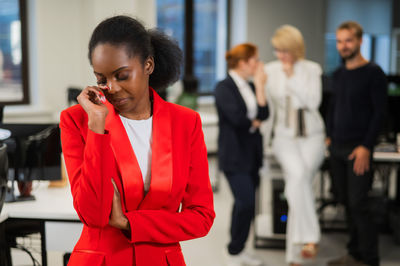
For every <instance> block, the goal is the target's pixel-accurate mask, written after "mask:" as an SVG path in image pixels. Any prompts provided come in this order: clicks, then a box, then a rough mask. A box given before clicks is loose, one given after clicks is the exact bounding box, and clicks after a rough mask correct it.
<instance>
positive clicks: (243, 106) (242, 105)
mask: <svg viewBox="0 0 400 266" xmlns="http://www.w3.org/2000/svg"><path fill="white" fill-rule="evenodd" d="M227 81H228V82H229V83H230V85H229V86H231V88H232V92H233V94H234V95H235V97H236V99H237V100H238V103H239V104H240V108H241V109H242V110H245V112H247V106H246V103H245V102H244V100H243V97H242V95H241V94H240V92H239V88H238V86H237V85H236V83H235V81H234V80H233V78H232V77H231V76H230V75H228V78H227Z"/></svg>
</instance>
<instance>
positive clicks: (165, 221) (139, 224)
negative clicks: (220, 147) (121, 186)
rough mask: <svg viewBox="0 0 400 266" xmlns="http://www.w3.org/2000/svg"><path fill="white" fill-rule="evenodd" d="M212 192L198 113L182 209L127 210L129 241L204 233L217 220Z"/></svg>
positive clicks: (175, 238) (160, 240)
mask: <svg viewBox="0 0 400 266" xmlns="http://www.w3.org/2000/svg"><path fill="white" fill-rule="evenodd" d="M213 206H214V204H213V192H212V188H211V184H210V179H209V175H208V161H207V150H206V146H205V143H204V136H203V132H202V129H201V122H200V117H199V115H198V114H196V123H195V127H194V129H193V131H192V134H191V145H190V167H189V177H188V183H187V185H186V189H185V191H184V195H183V200H182V204H181V210H180V211H178V210H177V211H176V212H173V211H168V210H162V209H161V210H135V211H131V212H128V213H126V216H127V217H128V219H129V222H130V225H131V237H130V241H131V242H133V243H139V242H156V243H176V242H179V241H183V240H189V239H194V238H198V237H202V236H205V235H206V234H207V233H208V232H209V230H210V229H211V226H212V224H213V221H214V217H215V213H214V207H213Z"/></svg>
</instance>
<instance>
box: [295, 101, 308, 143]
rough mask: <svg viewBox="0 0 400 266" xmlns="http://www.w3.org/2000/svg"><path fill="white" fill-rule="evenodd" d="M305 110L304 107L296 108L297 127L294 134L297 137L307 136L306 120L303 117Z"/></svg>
mask: <svg viewBox="0 0 400 266" xmlns="http://www.w3.org/2000/svg"><path fill="white" fill-rule="evenodd" d="M305 112H306V109H304V108H300V109H297V128H296V136H297V137H306V136H307V132H306V121H305V118H304V114H305Z"/></svg>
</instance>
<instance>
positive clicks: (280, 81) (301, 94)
mask: <svg viewBox="0 0 400 266" xmlns="http://www.w3.org/2000/svg"><path fill="white" fill-rule="evenodd" d="M264 69H265V72H266V74H267V84H266V87H265V88H266V95H267V99H268V104H269V108H270V116H269V118H268V120H267V121H266V123H264V125H263V128H262V130H263V133H264V143H265V144H264V145H267V146H269V144H270V139H271V133H272V130H273V131H274V134H275V136H276V137H279V136H284V137H295V135H296V132H295V127H288V126H287V123H286V121H285V115H286V114H285V113H286V105H287V103H288V102H287V101H288V100H287V96H290V105H291V108H293V109H298V108H304V109H306V110H307V111H306V112H305V115H304V119H305V127H306V134H307V136H312V135H314V134H323V133H324V130H325V129H324V122H323V120H322V117H321V115H320V114H319V111H318V108H319V105H320V103H321V97H322V84H321V74H322V69H321V67H320V66H319V65H318V64H317V63H315V62H312V61H308V60H304V59H301V60H298V61H297V62H296V63H295V65H294V68H293V72H294V73H293V75H292V76H291V77H290V78H288V77H287V76H286V74H285V73H284V71H283V67H282V63H281V62H280V61H278V60H277V61H273V62H270V63H267V64H265V67H264Z"/></svg>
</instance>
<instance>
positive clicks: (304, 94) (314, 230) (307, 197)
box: [265, 25, 325, 266]
mask: <svg viewBox="0 0 400 266" xmlns="http://www.w3.org/2000/svg"><path fill="white" fill-rule="evenodd" d="M271 42H272V45H273V47H274V50H275V56H276V57H277V59H278V60H276V61H273V62H270V63H267V64H266V65H265V72H266V73H267V77H268V79H267V85H266V89H267V95H269V98H270V110H271V115H270V117H271V119H272V121H270V122H271V123H272V132H271V133H272V135H273V138H272V151H273V153H274V155H275V157H276V159H277V160H278V162H279V164H280V166H281V168H282V171H283V173H284V178H285V196H286V198H287V202H288V205H289V214H288V223H287V230H286V235H287V239H286V243H287V244H286V260H287V262H288V263H289V264H290V265H291V266H298V265H301V264H302V263H303V258H310V257H314V256H315V255H316V253H317V243H318V242H319V240H320V228H319V224H318V219H317V215H316V211H315V206H314V195H313V191H312V187H311V182H312V179H313V177H314V176H315V174H316V172H317V171H318V168H319V167H320V165H321V163H322V160H323V158H324V149H325V147H324V124H323V121H322V118H321V116H320V115H319V112H318V107H319V105H320V102H321V73H322V70H321V67H320V66H319V65H318V64H317V63H315V62H312V61H309V60H306V59H305V58H304V56H305V46H304V40H303V36H302V34H301V33H300V31H299V30H298V29H297V28H295V27H293V26H290V25H284V26H282V27H280V28H278V29H277V30H276V32H275V34H274V36H273V37H272V40H271Z"/></svg>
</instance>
